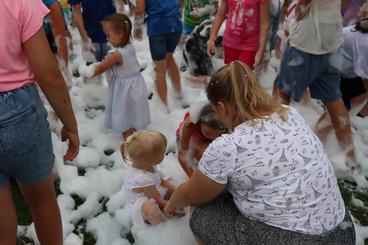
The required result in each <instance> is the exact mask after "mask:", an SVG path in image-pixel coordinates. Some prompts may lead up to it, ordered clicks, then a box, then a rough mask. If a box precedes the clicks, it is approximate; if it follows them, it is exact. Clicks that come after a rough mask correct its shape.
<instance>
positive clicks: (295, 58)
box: [275, 45, 341, 102]
mask: <svg viewBox="0 0 368 245" xmlns="http://www.w3.org/2000/svg"><path fill="white" fill-rule="evenodd" d="M340 54H341V51H340V50H336V52H333V53H331V54H324V55H314V54H308V53H305V52H302V51H300V50H298V49H296V48H293V47H290V45H287V47H286V50H285V52H284V54H283V57H282V59H281V66H280V73H279V74H278V76H277V77H276V80H275V85H276V86H277V87H279V88H280V89H282V91H283V92H284V93H285V94H286V95H288V96H290V97H292V98H293V99H294V100H295V101H296V102H299V101H300V100H301V98H302V97H303V94H304V91H305V90H306V89H307V88H309V91H310V94H311V97H312V98H315V99H320V100H322V101H335V100H338V99H340V98H341V92H340V75H339V71H338V67H337V66H338V64H336V65H335V64H334V63H335V62H336V61H338V59H339V57H338V56H339V55H340Z"/></svg>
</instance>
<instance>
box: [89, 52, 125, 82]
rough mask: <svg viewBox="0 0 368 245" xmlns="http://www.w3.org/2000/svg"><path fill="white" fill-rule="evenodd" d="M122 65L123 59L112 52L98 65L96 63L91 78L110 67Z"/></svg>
mask: <svg viewBox="0 0 368 245" xmlns="http://www.w3.org/2000/svg"><path fill="white" fill-rule="evenodd" d="M122 63H123V58H122V57H121V55H120V53H119V52H117V51H116V52H113V53H110V54H109V55H107V56H106V58H105V59H104V60H103V61H101V62H100V63H97V65H96V66H95V68H94V74H93V76H98V75H101V74H102V73H104V72H105V71H107V70H108V69H110V68H111V67H113V66H115V65H120V64H122Z"/></svg>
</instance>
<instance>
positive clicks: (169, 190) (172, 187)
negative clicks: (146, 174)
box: [161, 179, 176, 196]
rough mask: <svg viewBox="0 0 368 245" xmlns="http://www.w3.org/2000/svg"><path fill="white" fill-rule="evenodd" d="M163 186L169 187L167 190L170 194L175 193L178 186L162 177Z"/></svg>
mask: <svg viewBox="0 0 368 245" xmlns="http://www.w3.org/2000/svg"><path fill="white" fill-rule="evenodd" d="M161 186H163V187H165V188H166V189H167V192H168V193H169V194H170V196H171V194H173V193H174V191H175V189H176V187H175V185H174V184H172V183H171V182H170V181H169V180H164V179H161Z"/></svg>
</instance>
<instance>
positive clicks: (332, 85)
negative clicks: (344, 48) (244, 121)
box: [273, 45, 357, 168]
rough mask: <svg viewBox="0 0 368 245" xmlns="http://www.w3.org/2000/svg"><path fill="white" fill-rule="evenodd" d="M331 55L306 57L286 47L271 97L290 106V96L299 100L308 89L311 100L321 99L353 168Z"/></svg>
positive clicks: (346, 118) (347, 121) (347, 125)
mask: <svg viewBox="0 0 368 245" xmlns="http://www.w3.org/2000/svg"><path fill="white" fill-rule="evenodd" d="M335 52H339V50H337V51H335ZM331 55H332V53H331V54H325V55H313V54H308V53H305V52H302V51H300V50H297V49H295V48H293V47H290V45H288V46H287V47H286V50H285V53H284V55H283V57H282V59H281V65H280V73H279V74H278V76H277V77H276V80H275V84H274V90H273V94H274V96H276V97H279V98H280V99H282V100H283V103H285V104H289V103H290V98H291V97H293V99H294V100H295V101H297V102H298V101H300V100H301V98H302V96H303V94H304V92H305V90H306V89H307V88H309V91H310V94H311V97H312V98H316V99H320V100H321V101H322V102H323V104H324V105H325V106H326V109H327V112H328V115H329V116H330V119H331V124H332V127H333V129H334V130H335V134H336V137H337V139H338V140H339V141H340V143H341V145H342V146H343V147H344V149H345V150H346V153H347V158H348V159H347V160H348V161H347V165H348V166H349V165H351V166H349V167H352V168H354V166H355V165H356V164H357V163H356V157H355V152H354V146H353V141H352V133H351V127H350V119H349V114H348V112H347V110H346V108H345V105H344V102H343V100H342V99H341V92H340V75H339V72H338V70H337V68H335V67H333V66H332V65H331V64H330V62H329V60H330V57H331Z"/></svg>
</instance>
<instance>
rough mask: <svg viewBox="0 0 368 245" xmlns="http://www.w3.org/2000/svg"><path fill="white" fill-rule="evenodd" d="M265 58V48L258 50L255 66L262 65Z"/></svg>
mask: <svg viewBox="0 0 368 245" xmlns="http://www.w3.org/2000/svg"><path fill="white" fill-rule="evenodd" d="M263 60H264V51H263V50H258V52H257V54H256V57H255V59H254V67H257V66H260V65H262V64H263Z"/></svg>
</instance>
